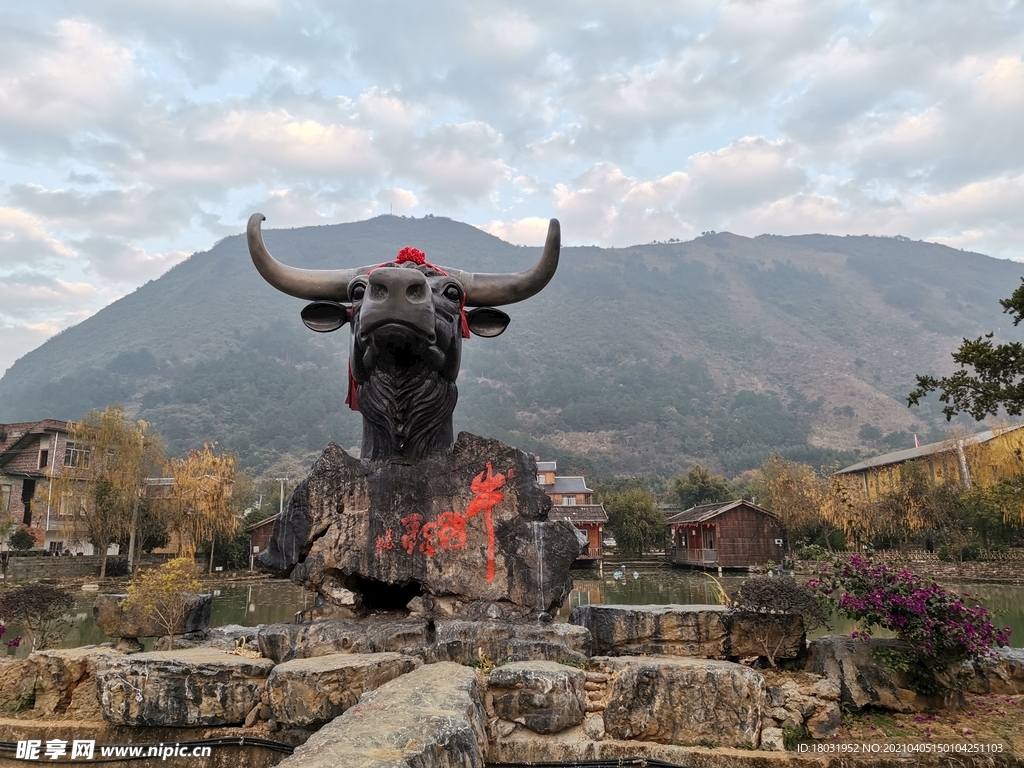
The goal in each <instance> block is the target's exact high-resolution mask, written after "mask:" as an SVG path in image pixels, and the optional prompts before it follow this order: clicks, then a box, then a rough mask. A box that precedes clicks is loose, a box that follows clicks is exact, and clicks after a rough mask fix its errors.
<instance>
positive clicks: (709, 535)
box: [704, 528, 715, 549]
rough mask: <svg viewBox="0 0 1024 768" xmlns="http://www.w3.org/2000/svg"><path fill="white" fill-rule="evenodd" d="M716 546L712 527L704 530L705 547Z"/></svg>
mask: <svg viewBox="0 0 1024 768" xmlns="http://www.w3.org/2000/svg"><path fill="white" fill-rule="evenodd" d="M714 548H715V532H714V530H712V529H711V528H708V529H707V530H705V531H704V549H714Z"/></svg>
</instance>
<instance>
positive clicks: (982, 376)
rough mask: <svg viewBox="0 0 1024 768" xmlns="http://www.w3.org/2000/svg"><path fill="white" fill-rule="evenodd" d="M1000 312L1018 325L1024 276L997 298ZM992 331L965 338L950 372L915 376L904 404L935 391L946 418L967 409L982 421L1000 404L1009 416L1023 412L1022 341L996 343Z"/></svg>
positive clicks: (1023, 314)
mask: <svg viewBox="0 0 1024 768" xmlns="http://www.w3.org/2000/svg"><path fill="white" fill-rule="evenodd" d="M999 303H1000V304H1001V305H1002V307H1003V312H1005V313H1006V314H1008V315H1010V316H1011V317H1012V318H1013V324H1014V325H1015V326H1016V325H1018V324H1019V323H1020V322H1021V320H1024V278H1022V279H1021V285H1019V286H1018V287H1017V290H1015V291H1014V292H1013V294H1012V295H1011V296H1010V298H1008V299H1000V301H999ZM994 336H995V334H993V333H987V334H985V335H984V336H979V337H978V338H976V339H974V340H973V341H971V340H970V339H966V338H965V339H964V340H963V343H962V344H961V345H960V348H959V349H958V350H957V351H956V352H954V353H953V362H954V363H956V364H957V365H959V366H960V370H959V371H956V372H955V373H954V374H953V375H952V376H944V377H942V378H941V379H937V378H935V377H934V376H918V377H917V389H915V390H914V391H913V392H911V393H910V394H909V395H908V396H907V405H908V406H914V405H920V401H921V398H923V397H926V396H927V395H928V393H929V392H935V391H938V392H940V393H941V394H940V395H939V401H940V402H943V403H945V404H946V405H945V406H944V407H943V409H942V412H943V413H944V414H946V420H947V421H949V420H950V419H952V418H953V417H954V416H956V415H957V414H960V413H968V414H970V415H971V416H972V417H974V418H975V419H976V420H978V421H981V420H982V419H984V418H985V417H987V416H995V415H996V414H997V413H998V412H999V408H1000V406H1002V407H1003V408H1005V409H1006V412H1007V413H1008V414H1009V415H1011V416H1020V415H1021V413H1022V412H1024V344H1021V343H1020V342H1016V341H1014V342H1008V343H1006V344H995V343H993V341H992V339H993V337H994Z"/></svg>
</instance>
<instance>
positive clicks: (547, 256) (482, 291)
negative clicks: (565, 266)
mask: <svg viewBox="0 0 1024 768" xmlns="http://www.w3.org/2000/svg"><path fill="white" fill-rule="evenodd" d="M561 242H562V231H561V228H560V227H559V226H558V219H552V220H551V221H550V222H549V223H548V238H547V241H546V242H545V243H544V253H542V254H541V256H540V261H538V262H537V263H536V264H535V265H534V266H533V267H531V268H530V269H527V270H526V271H524V272H515V273H513V274H504V275H495V274H488V273H485V272H463V271H461V270H458V269H448V267H444V270H445V271H446V272H447V273H448V274H450V275H451V276H452V277H454V278H456V279H458V280H459V282H461V283H462V287H463V289H464V290H465V291H466V306H469V307H497V306H500V305H502V304H514V303H515V302H517V301H523V300H524V299H528V298H530V297H531V296H533V295H535V294H537V293H540V291H541V290H542V289H543V288H544V286H545V285H547V284H548V283H549V282H550V281H551V278H552V277H554V276H555V270H556V269H557V268H558V252H559V249H560V247H561Z"/></svg>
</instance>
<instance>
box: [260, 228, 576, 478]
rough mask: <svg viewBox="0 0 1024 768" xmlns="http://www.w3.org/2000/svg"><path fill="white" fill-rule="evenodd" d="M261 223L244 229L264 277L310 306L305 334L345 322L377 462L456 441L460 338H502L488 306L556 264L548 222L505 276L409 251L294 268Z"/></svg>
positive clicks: (516, 293) (356, 401)
mask: <svg viewBox="0 0 1024 768" xmlns="http://www.w3.org/2000/svg"><path fill="white" fill-rule="evenodd" d="M264 220H265V217H264V216H263V214H260V213H254V214H253V215H252V216H250V217H249V225H248V228H247V231H246V235H247V237H248V241H249V254H250V255H251V256H252V260H253V263H254V264H255V265H256V269H257V270H259V273H260V274H261V275H263V278H264V279H265V280H266V281H267V282H268V283H270V284H271V285H272V286H274V287H275V288H277V289H278V290H279V291H281V292H283V293H287V294H288V295H290V296H297V297H298V298H300V299H306V300H307V301H312V302H313V303H312V304H309V305H307V306H306V308H305V309H303V310H302V321H303V322H304V323H305V324H306V327H308V328H310V329H311V330H314V331H317V332H319V333H328V332H330V331H336V330H338V329H339V328H341V327H342V326H343V325H345V324H346V323H349V324H350V325H351V326H352V348H351V356H350V358H349V397H348V400H347V401H346V402H348V403H349V405H350V406H351V407H352V408H353V409H354V410H358V411H360V412H361V414H362V417H363V448H362V455H363V458H364V459H374V460H379V459H397V460H399V461H416V460H418V459H421V458H423V457H424V456H426V455H427V454H428V453H430V452H431V451H434V450H437V449H440V448H447V447H448V446H450V445H451V444H452V443H453V442H454V439H455V438H454V434H453V430H452V412H453V411H454V410H455V403H456V400H457V399H458V394H459V393H458V389H457V388H456V386H455V379H456V378H457V377H458V375H459V365H460V363H461V357H462V339H463V337H468V336H469V334H470V332H472V333H475V334H477V335H478V336H487V337H491V336H498V335H500V334H501V333H502V332H503V331H504V330H505V328H506V327H507V326H508V324H509V316H508V315H506V314H505V313H504V312H502V311H500V310H497V309H494V307H495V306H501V305H503V304H513V303H515V302H517V301H523V300H524V299H528V298H530V297H531V296H533V295H534V294H536V293H539V292H540V291H541V289H542V288H544V286H545V285H547V284H548V282H549V281H550V280H551V278H552V277H553V276H554V274H555V269H557V267H558V252H559V247H560V241H561V234H560V230H559V226H558V220H557V219H552V220H551V222H550V224H549V225H548V237H547V241H546V242H545V244H544V252H543V253H542V254H541V257H540V261H539V262H537V264H536V265H534V266H533V267H532V268H531V269H528V270H526V271H524V272H517V273H513V274H504V275H497V274H482V273H479V272H463V271H462V270H459V269H452V268H449V267H440V266H435V265H433V264H430V263H429V262H427V261H426V259H425V257H424V254H423V253H421V252H420V251H418V250H416V249H415V248H403V249H402V250H401V251H400V252H399V254H398V257H397V258H396V259H395V261H392V262H387V263H384V264H374V265H369V266H364V267H356V268H354V269H297V268H295V267H289V266H286V265H284V264H282V263H280V262H279V261H277V260H276V259H275V258H274V257H273V256H271V255H270V252H269V251H268V250H267V247H266V245H264V243H263V234H262V232H261V231H260V225H261V223H262V222H263V221H264ZM467 307H470V308H471V309H470V310H469V311H467V310H466V308H467Z"/></svg>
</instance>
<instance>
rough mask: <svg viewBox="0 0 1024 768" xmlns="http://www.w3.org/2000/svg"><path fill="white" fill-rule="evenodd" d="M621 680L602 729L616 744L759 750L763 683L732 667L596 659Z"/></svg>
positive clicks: (671, 659) (613, 688)
mask: <svg viewBox="0 0 1024 768" xmlns="http://www.w3.org/2000/svg"><path fill="white" fill-rule="evenodd" d="M593 662H594V663H601V664H603V665H604V666H605V667H606V668H607V669H608V670H609V671H612V672H616V673H617V675H616V676H615V678H614V679H613V681H612V682H611V683H609V695H608V708H607V709H606V710H605V713H604V725H605V729H606V730H607V732H608V735H609V736H610V737H611V738H613V739H636V740H639V741H654V742H658V743H661V744H697V745H711V744H713V745H715V746H719V747H756V746H757V743H758V738H759V734H760V731H761V717H762V713H763V712H764V709H765V704H766V694H765V685H764V678H762V677H761V675H759V674H758V673H757V672H755V671H754V670H752V669H749V668H748V667H744V666H741V665H739V664H733V663H732V662H728V661H708V660H702V659H688V658H681V657H676V656H656V657H644V658H636V657H619V658H603V659H600V660H598V659H594V660H593Z"/></svg>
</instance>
